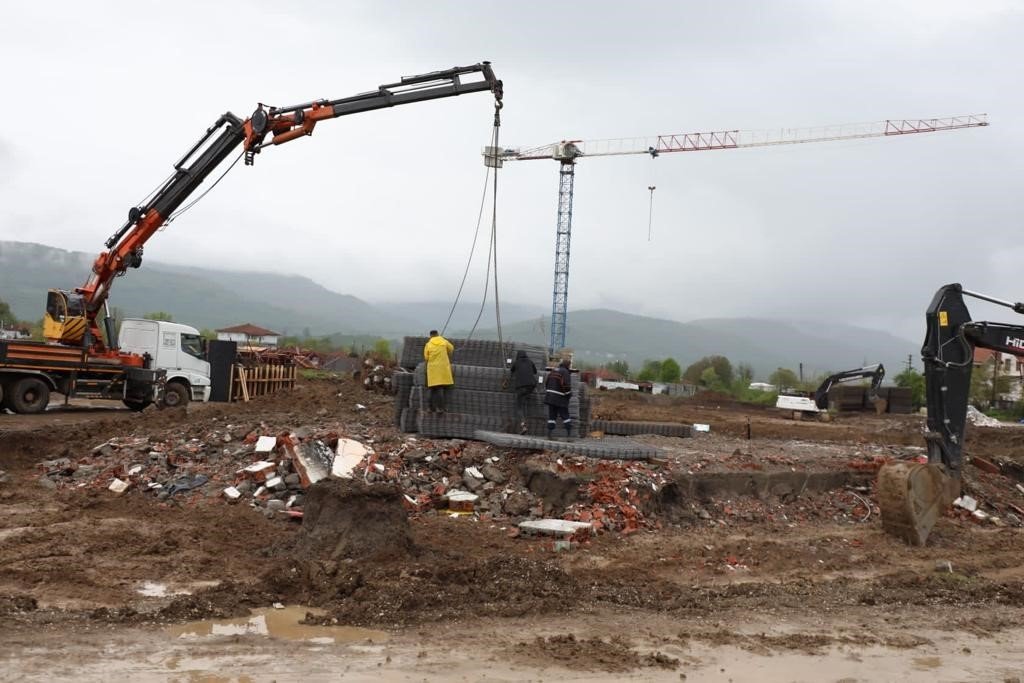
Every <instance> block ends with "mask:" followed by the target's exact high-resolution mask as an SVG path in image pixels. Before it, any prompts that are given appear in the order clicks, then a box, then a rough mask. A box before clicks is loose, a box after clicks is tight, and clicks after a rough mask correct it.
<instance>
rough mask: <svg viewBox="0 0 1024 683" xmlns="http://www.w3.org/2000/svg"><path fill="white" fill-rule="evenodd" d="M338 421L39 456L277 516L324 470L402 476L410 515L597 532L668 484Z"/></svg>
mask: <svg viewBox="0 0 1024 683" xmlns="http://www.w3.org/2000/svg"><path fill="white" fill-rule="evenodd" d="M340 432H341V430H340V429H331V428H330V426H329V425H328V426H323V425H321V426H320V427H317V428H311V427H302V428H298V429H294V430H293V429H287V428H281V429H274V428H272V427H270V426H268V425H266V424H263V425H261V426H260V427H258V428H255V429H254V428H253V427H252V426H251V425H250V426H239V425H231V424H223V425H215V426H213V427H212V428H208V429H203V428H200V429H198V430H194V431H193V432H192V436H191V438H190V437H189V436H187V435H186V434H183V433H182V432H181V431H180V430H177V429H171V430H168V431H166V432H164V433H163V434H160V435H151V436H148V437H141V436H122V437H117V438H112V439H109V440H108V441H105V442H104V443H102V444H99V445H97V446H96V447H94V448H92V449H91V450H90V451H88V452H87V453H86V454H85V455H84V456H83V457H77V458H76V457H71V456H66V457H61V458H56V459H53V460H48V461H45V462H42V463H40V464H39V469H40V474H41V476H40V478H39V481H40V484H42V485H44V486H46V487H47V488H61V489H70V490H104V489H106V490H108V491H109V492H110V495H142V496H151V497H152V498H154V499H156V500H158V501H161V502H162V503H164V504H178V505H214V504H248V505H250V506H252V507H253V508H255V509H256V510H258V511H261V512H263V513H265V514H267V515H268V516H291V517H301V516H302V512H303V506H304V502H305V493H306V491H307V490H308V489H309V487H310V486H311V485H312V484H314V483H316V482H317V481H320V480H321V479H324V478H336V479H357V480H361V481H363V482H366V483H369V484H379V483H389V484H395V485H397V486H398V487H399V488H400V490H401V491H402V494H403V499H404V500H405V503H406V507H407V509H408V510H409V512H410V514H412V515H413V516H418V515H454V516H467V515H468V516H472V517H474V518H479V519H497V520H509V521H510V522H516V523H518V522H521V521H524V520H538V519H543V518H546V517H550V516H558V517H564V518H565V519H566V520H574V521H578V522H583V523H586V524H587V525H588V529H590V528H592V529H593V530H594V531H608V530H610V531H626V532H628V531H633V530H636V529H639V528H652V527H653V523H652V522H650V521H648V519H647V518H646V517H645V514H644V512H643V510H644V509H645V507H646V506H647V504H648V503H649V501H650V499H651V498H652V497H655V496H657V495H658V493H659V491H660V490H661V489H662V488H663V487H664V486H665V485H666V484H667V483H669V481H670V480H669V478H668V473H667V472H666V471H665V470H664V469H663V468H662V467H660V466H659V465H657V464H651V463H645V462H639V461H632V462H614V461H607V462H602V463H600V464H598V465H597V468H596V469H593V468H594V464H593V461H591V460H588V459H587V458H583V457H568V456H563V457H556V456H516V455H511V454H509V453H508V452H507V451H505V450H504V449H500V448H495V447H493V446H490V445H488V444H484V443H480V442H475V441H464V440H433V439H429V438H424V437H422V436H405V437H402V438H400V439H399V440H394V439H390V438H387V436H382V435H381V434H379V433H378V430H375V429H368V430H367V431H366V433H365V434H362V435H360V438H359V439H358V440H357V439H353V438H348V437H346V436H344V435H342V434H341V433H340Z"/></svg>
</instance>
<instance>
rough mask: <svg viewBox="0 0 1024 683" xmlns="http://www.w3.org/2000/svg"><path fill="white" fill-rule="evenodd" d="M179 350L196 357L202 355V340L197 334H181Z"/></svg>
mask: <svg viewBox="0 0 1024 683" xmlns="http://www.w3.org/2000/svg"><path fill="white" fill-rule="evenodd" d="M181 350H182V351H184V352H185V353H187V354H188V355H190V356H195V357H196V358H202V357H203V342H202V340H201V338H200V337H199V335H198V334H185V333H184V332H183V333H182V334H181Z"/></svg>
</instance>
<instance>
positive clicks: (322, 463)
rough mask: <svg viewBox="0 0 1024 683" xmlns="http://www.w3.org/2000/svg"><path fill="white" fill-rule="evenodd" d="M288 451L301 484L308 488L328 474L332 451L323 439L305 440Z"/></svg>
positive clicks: (332, 456)
mask: <svg viewBox="0 0 1024 683" xmlns="http://www.w3.org/2000/svg"><path fill="white" fill-rule="evenodd" d="M289 452H290V453H291V455H292V465H293V466H294V467H295V472H296V473H297V474H298V475H299V481H300V482H301V484H302V486H304V487H306V488H308V487H310V486H312V485H313V484H315V483H316V482H318V481H320V480H321V479H325V478H327V477H328V476H329V475H330V472H331V465H332V464H333V463H334V452H333V451H332V450H331V449H330V447H329V446H328V445H327V444H325V443H324V442H323V441H320V440H319V439H317V440H315V441H307V442H304V443H301V444H299V445H298V447H296V448H289Z"/></svg>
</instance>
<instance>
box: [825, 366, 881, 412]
mask: <svg viewBox="0 0 1024 683" xmlns="http://www.w3.org/2000/svg"><path fill="white" fill-rule="evenodd" d="M864 377H870V378H871V388H870V389H869V390H868V397H869V398H870V399H871V400H872V401H874V400H875V399H876V398H878V388H879V387H881V386H882V380H883V379H885V366H884V365H882V364H881V363H878V364H876V365H866V366H864V367H862V368H856V369H854V370H843V371H842V372H837V373H836V374H834V375H829V376H828V377H826V378H825V381H824V382H822V383H821V385H820V386H819V387H818V388H817V389H816V390H815V392H814V403H815V405H817V406H818V408H819V409H820V410H827V409H828V390H829V389H831V388H832V387H833V386H834V385H836V384H839V383H840V382H848V381H850V380H851V379H861V378H864Z"/></svg>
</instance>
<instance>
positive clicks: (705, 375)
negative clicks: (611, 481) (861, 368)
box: [601, 355, 990, 407]
mask: <svg viewBox="0 0 1024 683" xmlns="http://www.w3.org/2000/svg"><path fill="white" fill-rule="evenodd" d="M601 367H603V368H604V369H605V370H607V371H608V372H609V373H612V374H614V375H616V376H618V377H621V378H622V379H625V380H635V381H638V382H664V383H667V384H671V383H676V382H685V383H686V384H692V385H695V386H697V387H700V388H701V389H705V390H708V391H714V392H717V393H720V394H726V395H729V396H733V397H735V398H736V399H738V400H741V401H751V402H754V403H774V402H775V398H776V396H777V395H778V394H779V393H781V392H798V393H799V392H812V391H814V390H815V389H817V388H818V386H820V385H821V383H822V382H823V381H824V380H825V378H826V377H828V376H829V375H832V374H834V373H833V372H831V371H829V372H824V373H821V374H819V375H816V376H814V377H812V378H808V379H806V380H804V381H801V380H800V377H799V375H798V374H797V373H796V372H794V371H793V370H792V369H790V368H782V367H780V368H776V369H775V370H774V371H772V372H771V373H770V374H769V375H768V384H771V385H772V386H773V387H774V388H775V390H774V391H761V390H759V389H751V387H750V384H751V382H753V380H754V368H753V367H752V366H751V365H750V364H749V363H742V362H741V363H738V364H736V365H733V363H732V361H730V360H729V359H728V358H726V357H725V356H720V355H712V356H705V357H703V358H701V359H700V360H698V361H696V362H694V363H691V364H690V365H689V366H687V368H686V369H685V370H683V369H681V368H680V365H679V363H678V362H677V361H676V360H675V359H674V358H666V359H664V360H646V361H644V363H643V365H642V366H641V369H640V370H639V371H638V372H635V373H634V372H632V371H631V369H630V367H629V364H628V363H627V362H626V361H624V360H616V361H612V362H610V363H606V364H605V365H603V366H601ZM976 377H977V378H980V379H977V384H978V387H979V388H978V389H976V390H974V391H972V399H973V398H974V395H975V394H977V395H979V396H980V394H981V393H982V392H983V390H982V389H981V388H980V387H985V386H988V387H990V384H985V371H984V369H981V371H980V372H977V373H976ZM892 379H893V382H894V383H895V384H896V386H898V387H906V388H909V389H910V390H911V400H912V402H913V404H914V405H915V407H919V406H922V405H924V400H925V393H924V375H922V374H921V373H920V372H918V371H917V370H915V369H913V368H907V369H906V370H904V371H903V372H901V373H900V374H898V375H896V376H895V377H893V378H892ZM972 384H973V382H972ZM989 390H990V389H989Z"/></svg>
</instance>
